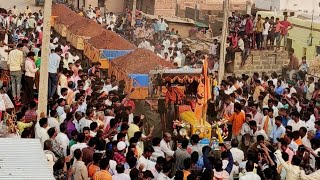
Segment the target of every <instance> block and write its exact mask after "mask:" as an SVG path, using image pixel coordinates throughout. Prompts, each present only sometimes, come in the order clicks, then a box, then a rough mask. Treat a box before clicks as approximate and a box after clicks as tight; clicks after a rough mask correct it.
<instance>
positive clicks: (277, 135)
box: [270, 125, 286, 143]
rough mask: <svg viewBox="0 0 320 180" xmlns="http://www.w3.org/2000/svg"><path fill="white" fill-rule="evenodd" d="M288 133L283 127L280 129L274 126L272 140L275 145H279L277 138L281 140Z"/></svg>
mask: <svg viewBox="0 0 320 180" xmlns="http://www.w3.org/2000/svg"><path fill="white" fill-rule="evenodd" d="M285 133H286V128H284V126H283V125H281V126H280V127H278V126H274V127H273V129H272V132H271V135H270V138H271V139H272V140H273V143H278V141H277V138H280V137H281V135H283V134H285Z"/></svg>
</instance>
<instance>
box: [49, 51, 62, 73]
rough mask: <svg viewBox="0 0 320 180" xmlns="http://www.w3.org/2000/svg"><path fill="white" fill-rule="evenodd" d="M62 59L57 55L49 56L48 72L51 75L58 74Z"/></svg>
mask: <svg viewBox="0 0 320 180" xmlns="http://www.w3.org/2000/svg"><path fill="white" fill-rule="evenodd" d="M60 60H61V57H60V56H59V55H58V54H57V53H51V54H50V55H49V62H48V64H49V67H48V72H49V73H57V72H58V68H59V64H60Z"/></svg>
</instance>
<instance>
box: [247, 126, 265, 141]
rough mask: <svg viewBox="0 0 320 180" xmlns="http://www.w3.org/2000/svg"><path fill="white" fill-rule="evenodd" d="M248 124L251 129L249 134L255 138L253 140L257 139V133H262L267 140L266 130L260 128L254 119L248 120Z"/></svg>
mask: <svg viewBox="0 0 320 180" xmlns="http://www.w3.org/2000/svg"><path fill="white" fill-rule="evenodd" d="M249 126H250V129H251V131H250V135H251V136H252V137H253V138H254V139H255V141H256V140H257V136H259V135H262V136H263V137H264V139H265V140H266V141H268V140H269V137H268V136H267V134H266V132H265V131H264V130H263V129H262V128H261V126H258V125H257V122H256V121H250V122H249Z"/></svg>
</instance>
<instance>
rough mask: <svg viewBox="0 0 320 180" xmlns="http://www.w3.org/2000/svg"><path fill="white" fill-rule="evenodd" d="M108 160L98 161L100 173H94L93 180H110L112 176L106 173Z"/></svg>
mask: <svg viewBox="0 0 320 180" xmlns="http://www.w3.org/2000/svg"><path fill="white" fill-rule="evenodd" d="M108 169H109V159H107V158H103V159H101V161H100V171H98V172H96V173H95V174H94V176H93V180H112V176H111V174H110V173H109V171H108Z"/></svg>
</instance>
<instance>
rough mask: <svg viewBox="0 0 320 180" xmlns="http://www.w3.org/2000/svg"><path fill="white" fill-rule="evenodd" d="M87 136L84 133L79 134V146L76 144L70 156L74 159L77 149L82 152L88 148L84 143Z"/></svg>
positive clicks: (72, 147) (71, 149)
mask: <svg viewBox="0 0 320 180" xmlns="http://www.w3.org/2000/svg"><path fill="white" fill-rule="evenodd" d="M84 140H85V135H84V134H83V133H79V134H78V135H77V144H74V145H73V146H71V148H70V155H71V156H72V157H73V153H74V151H75V150H76V149H80V150H81V151H82V149H83V148H85V147H88V145H87V143H85V142H84Z"/></svg>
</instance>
